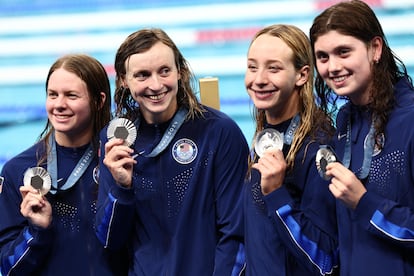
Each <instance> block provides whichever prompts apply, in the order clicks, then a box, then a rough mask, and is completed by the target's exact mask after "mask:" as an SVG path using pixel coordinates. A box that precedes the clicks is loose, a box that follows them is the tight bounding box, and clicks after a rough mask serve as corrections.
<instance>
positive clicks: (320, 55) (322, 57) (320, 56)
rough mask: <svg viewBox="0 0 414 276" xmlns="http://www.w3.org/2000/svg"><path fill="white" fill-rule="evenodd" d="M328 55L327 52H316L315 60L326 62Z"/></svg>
mask: <svg viewBox="0 0 414 276" xmlns="http://www.w3.org/2000/svg"><path fill="white" fill-rule="evenodd" d="M328 59H329V58H328V55H327V54H325V53H317V54H316V60H317V61H318V62H321V63H325V62H327V61H328Z"/></svg>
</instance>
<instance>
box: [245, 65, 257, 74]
mask: <svg viewBox="0 0 414 276" xmlns="http://www.w3.org/2000/svg"><path fill="white" fill-rule="evenodd" d="M247 69H248V70H249V71H250V72H256V71H257V67H256V65H253V64H248V65H247Z"/></svg>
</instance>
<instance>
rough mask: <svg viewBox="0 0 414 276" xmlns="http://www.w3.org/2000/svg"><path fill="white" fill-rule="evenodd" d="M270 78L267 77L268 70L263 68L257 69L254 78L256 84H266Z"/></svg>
mask: <svg viewBox="0 0 414 276" xmlns="http://www.w3.org/2000/svg"><path fill="white" fill-rule="evenodd" d="M268 81H269V79H268V77H267V74H266V71H265V70H263V69H259V70H257V71H256V75H255V78H254V82H255V84H256V85H266V84H267V83H268Z"/></svg>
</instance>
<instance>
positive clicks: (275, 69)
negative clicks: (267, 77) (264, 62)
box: [269, 65, 281, 73]
mask: <svg viewBox="0 0 414 276" xmlns="http://www.w3.org/2000/svg"><path fill="white" fill-rule="evenodd" d="M280 70H281V68H280V67H279V66H275V65H270V66H269V71H270V72H272V73H277V72H279V71H280Z"/></svg>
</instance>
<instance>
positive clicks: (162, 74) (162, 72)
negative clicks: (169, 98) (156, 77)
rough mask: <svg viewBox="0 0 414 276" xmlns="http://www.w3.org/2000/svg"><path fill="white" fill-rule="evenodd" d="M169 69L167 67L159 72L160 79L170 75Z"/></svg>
mask: <svg viewBox="0 0 414 276" xmlns="http://www.w3.org/2000/svg"><path fill="white" fill-rule="evenodd" d="M170 72H171V69H170V68H168V67H164V68H162V69H161V70H160V75H161V77H168V76H169V75H170Z"/></svg>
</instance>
